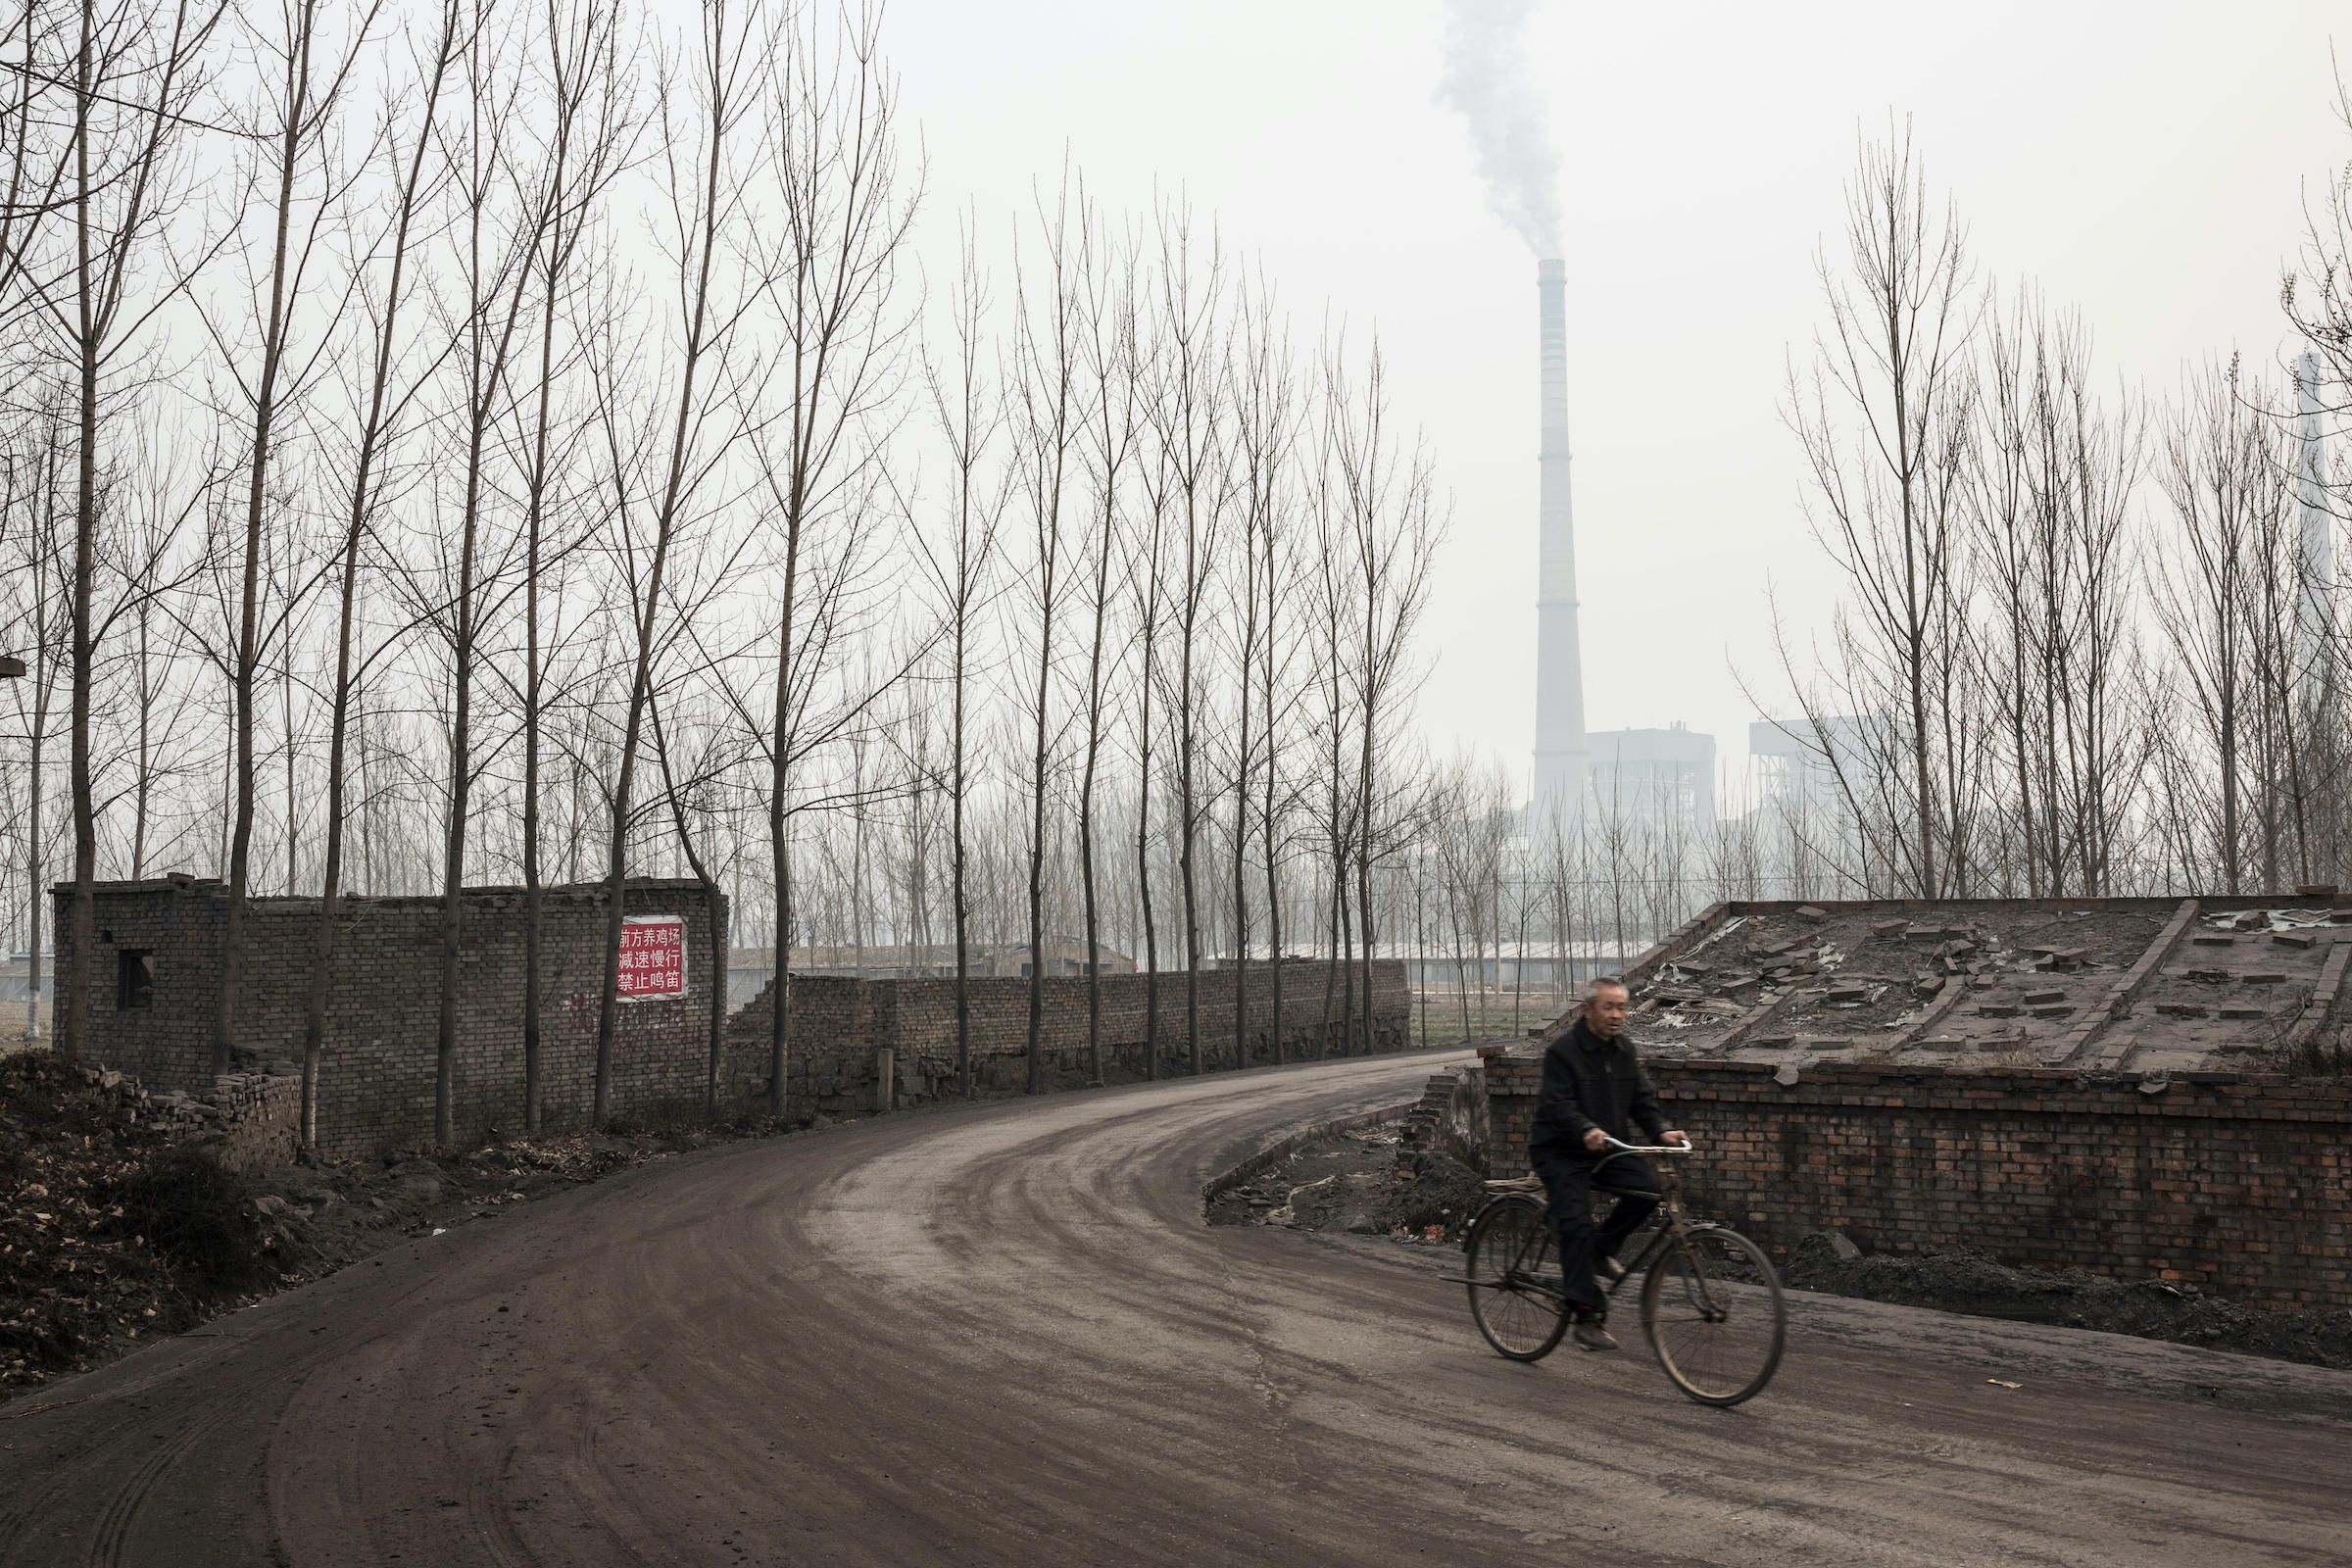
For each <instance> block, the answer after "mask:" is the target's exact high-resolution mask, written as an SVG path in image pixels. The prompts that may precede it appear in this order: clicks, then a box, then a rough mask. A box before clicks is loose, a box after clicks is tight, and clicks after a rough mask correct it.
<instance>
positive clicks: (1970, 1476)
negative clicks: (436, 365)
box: [0, 1056, 2352, 1568]
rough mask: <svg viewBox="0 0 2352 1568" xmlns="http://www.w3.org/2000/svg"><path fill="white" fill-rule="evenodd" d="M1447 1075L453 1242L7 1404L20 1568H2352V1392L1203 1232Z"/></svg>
mask: <svg viewBox="0 0 2352 1568" xmlns="http://www.w3.org/2000/svg"><path fill="white" fill-rule="evenodd" d="M1432 1065H1433V1063H1432V1061H1431V1059H1430V1058H1428V1057H1425V1056H1423V1057H1404V1058H1390V1059H1374V1060H1354V1061H1348V1062H1340V1063H1328V1064H1315V1065H1310V1066H1305V1067H1298V1068H1291V1069H1282V1070H1276V1071H1261V1072H1257V1073H1252V1074H1250V1075H1248V1076H1243V1077H1232V1076H1220V1077H1211V1078H1207V1079H1203V1080H1197V1081H1194V1080H1187V1081H1183V1082H1179V1083H1174V1084H1162V1085H1157V1086H1148V1087H1140V1088H1135V1089H1127V1090H1113V1091H1108V1092H1101V1093H1093V1094H1080V1095H1068V1096H1061V1097H1058V1098H1054V1099H1049V1100H1044V1101H1034V1102H1026V1103H1012V1104H998V1105H989V1106H984V1107H980V1108H977V1109H969V1110H960V1111H956V1112H951V1113H946V1114H937V1115H914V1116H907V1117H899V1118H887V1119H883V1120H878V1121H870V1122H865V1123H861V1124H859V1125H858V1126H855V1127H851V1128H847V1129H843V1130H841V1131H838V1132H833V1133H828V1134H822V1135H816V1136H808V1137H798V1138H792V1139H787V1140H782V1141H778V1142H771V1143H763V1144H755V1145H740V1146H732V1147H728V1148H724V1149H720V1150H714V1151H710V1152H704V1153H701V1154H696V1155H692V1156H687V1157H683V1158H680V1159H677V1160H673V1161H667V1162H663V1163H662V1164H659V1165H657V1166H653V1167H649V1168H645V1169H641V1170H638V1171H635V1172H631V1173H628V1174H625V1175H622V1176H620V1177H616V1178H614V1179H613V1180H611V1181H608V1182H606V1183H603V1184H601V1185H598V1186H595V1187H590V1188H583V1189H579V1190H577V1191H574V1192H571V1193H567V1194H564V1195H563V1196H561V1197H558V1198H555V1199H551V1200H548V1201H543V1202H539V1203H534V1204H531V1205H528V1206H525V1207H520V1208H517V1209H513V1210H508V1211H505V1212H504V1213H502V1214H501V1215H500V1217H498V1218H496V1219H494V1220H486V1221H482V1222H480V1223H478V1224H474V1225H469V1226H466V1227H463V1228H461V1229H459V1230H456V1231H453V1232H452V1233H451V1234H449V1235H447V1236H444V1237H441V1238H438V1239H435V1240H429V1241H418V1242H417V1243H414V1244H411V1245H409V1246H406V1247H404V1248H401V1249H398V1250H394V1251H392V1252H388V1253H385V1254H383V1255H382V1256H381V1258H380V1259H378V1260H377V1261H376V1263H374V1264H373V1265H369V1264H361V1265H359V1266H356V1267H353V1268H350V1269H347V1270H345V1271H344V1272H343V1273H341V1274H338V1275H336V1276H335V1277H333V1278H332V1279H329V1280H326V1281H324V1282H322V1283H320V1284H319V1285H316V1286H313V1287H310V1288H307V1289H304V1290H300V1291H295V1292H290V1293H288V1294H286V1295H284V1296H281V1297H278V1298H276V1299H272V1300H270V1301H269V1302H267V1303H265V1304H263V1305H261V1306H258V1307H254V1308H251V1309H249V1310H247V1311H244V1312H241V1313H238V1314H236V1315H235V1316H233V1317H230V1318H226V1319H223V1320H221V1322H219V1323H216V1324H214V1325H212V1327H211V1328H210V1329H209V1330H207V1331H205V1332H202V1333H199V1334H194V1335H189V1336H186V1337H184V1338H182V1339H179V1340H176V1341H172V1342H169V1343H166V1344H160V1345H158V1346H156V1347H154V1348H151V1349H147V1350H143V1351H141V1352H140V1353H139V1354H137V1355H135V1356H132V1357H130V1358H129V1359H127V1360H124V1361H123V1362H120V1363H118V1364H116V1365H114V1366H112V1367H109V1368H107V1369H105V1370H104V1371H101V1372H98V1373H94V1374H91V1375H90V1376H88V1377H85V1378H82V1379H78V1380H75V1381H73V1382H72V1383H68V1384H64V1385H60V1386H57V1387H55V1388H53V1389H52V1390H50V1391H47V1392H46V1393H45V1394H44V1395H43V1396H42V1399H43V1402H45V1403H48V1404H50V1405H52V1406H54V1408H49V1409H45V1410H34V1409H33V1407H32V1406H30V1405H27V1404H26V1403H25V1402H24V1401H19V1402H18V1404H17V1405H15V1406H11V1407H0V1444H4V1445H5V1446H4V1447H0V1563H8V1564H37V1565H40V1568H57V1565H65V1564H72V1565H76V1568H78V1565H81V1564H85V1563H87V1564H115V1563H129V1564H158V1565H161V1564H172V1565H195V1564H210V1563H221V1564H239V1565H243V1564H269V1563H285V1564H300V1565H310V1564H375V1563H396V1562H397V1563H410V1564H432V1565H443V1564H452V1565H472V1564H517V1563H549V1564H607V1563H629V1564H672V1563H679V1564H706V1563H708V1564H730V1565H731V1564H752V1563H776V1564H783V1563H792V1564H809V1563H858V1564H891V1565H898V1564H929V1563H957V1564H973V1563H1018V1564H1024V1565H1032V1568H1043V1565H1057V1564H1065V1563H1105V1564H1110V1563H1117V1564H1127V1563H1166V1564H1187V1565H1191V1564H1201V1563H1224V1562H1259V1561H1263V1562H1271V1563H1284V1564H1291V1563H1363V1564H1391V1563H1401V1562H1416V1561H1428V1562H1442V1563H1464V1562H1481V1563H1485V1562H1494V1563H1529V1564H1537V1563H1541V1564H1545V1565H1552V1564H1556V1563H1559V1562H1561V1561H1564V1560H1574V1559H1576V1558H1577V1557H1578V1556H1580V1555H1590V1554H1592V1553H1593V1552H1595V1551H1598V1552H1605V1553H1606V1555H1607V1556H1608V1557H1610V1558H1612V1559H1614V1560H1617V1561H1623V1562H1628V1563H1686V1562H1688V1563H1724V1562H1739V1563H1758V1562H1791V1563H1800V1562H1801V1563H1861V1562H1868V1563H1872V1564H1880V1565H1886V1564H1945V1563H2000V1564H2019V1563H2066V1564H2105V1563H2114V1564H2131V1565H2144V1564H2151V1563H2172V1562H2180V1563H2207V1562H2213V1561H2218V1560H2223V1559H2224V1557H2225V1556H2226V1557H2227V1559H2228V1560H2229V1561H2230V1562H2232V1563H2233V1564H2245V1563H2268V1562H2309V1563H2319V1562H2341V1561H2343V1560H2344V1557H2343V1554H2344V1551H2345V1535H2344V1523H2343V1521H2344V1520H2345V1519H2346V1518H2347V1517H2352V1479H2348V1478H2347V1468H2348V1467H2347V1464H2346V1462H2345V1461H2346V1457H2347V1455H2348V1454H2352V1426H2347V1424H2346V1420H2345V1413H2346V1412H2347V1411H2352V1374H2346V1373H2330V1372H2324V1371H2317V1370H2313V1369H2303V1368H2291V1367H2284V1366H2280V1365H2278V1364H2275V1363H2267V1362H2259V1361H2248V1360H2244V1359H2241V1358H2237V1357H2230V1356H2223V1355H2214V1354H2208V1353H2204V1352H2198V1351H2194V1350H2188V1349H2183V1348H2176V1347H2169V1346H2156V1345H2148V1344H2144V1343H2141V1342H2136V1341H2128V1340H2119V1339H2113V1338H2110V1337H2107V1336H2102V1335H2089V1334H2069V1333H2065V1332H2062V1331H2049V1330H2034V1329H2025V1328H2019V1327H2013V1326H2008V1325H2001V1324H1990V1323H1984V1322H1976V1321H1972V1320H1967V1319H1958V1318H1949V1317H1943V1316H1939V1315H1937V1314H1933V1313H1923V1312H1910V1311H1905V1310H1902V1309H1897V1308H1888V1307H1877V1306H1868V1305H1865V1304H1862V1303H1856V1302H1846V1301H1833V1300H1830V1299H1820V1298H1804V1297H1800V1298H1798V1299H1796V1300H1795V1301H1794V1303H1793V1306H1794V1312H1795V1318H1794V1323H1793V1334H1792V1341H1791V1348H1790V1353H1789V1358H1788V1361H1787V1362H1786V1364H1785V1365H1784V1367H1783V1370H1782V1373H1781V1376H1780V1379H1779V1381H1778V1382H1777V1383H1776V1384H1775V1385H1774V1386H1773V1388H1772V1389H1771V1390H1769V1391H1768V1392H1767V1393H1766V1395H1765V1396H1764V1397H1761V1398H1759V1399H1758V1400H1756V1401H1754V1402H1752V1403H1750V1404H1749V1405H1747V1406H1744V1407H1742V1408H1741V1409H1740V1410H1736V1411H1728V1412H1727V1411H1715V1410H1708V1409H1703V1408H1701V1407H1699V1406H1697V1405H1694V1404H1691V1403H1689V1402H1688V1401H1686V1400H1684V1399H1682V1398H1681V1397H1678V1396H1677V1395H1676V1394H1675V1393H1674V1392H1673V1390H1672V1388H1671V1387H1670V1386H1669V1385H1668V1384H1667V1383H1666V1381H1665V1379H1664V1378H1663V1377H1662V1376H1661V1375H1660V1373H1659V1372H1658V1370H1657V1367H1656V1365H1655V1364H1654V1363H1653V1362H1652V1361H1651V1360H1650V1359H1649V1357H1648V1355H1647V1353H1646V1351H1645V1350H1643V1349H1642V1348H1639V1344H1638V1334H1634V1335H1629V1336H1627V1338H1628V1339H1629V1340H1630V1341H1633V1342H1635V1343H1631V1344H1629V1345H1628V1347H1627V1348H1626V1350H1625V1351H1624V1352H1623V1353H1620V1354H1617V1355H1612V1356H1594V1355H1583V1354H1578V1353H1576V1352H1575V1351H1573V1350H1570V1349H1563V1350H1561V1351H1560V1352H1559V1353H1557V1354H1555V1355H1554V1356H1552V1357H1551V1358H1550V1359H1549V1360H1547V1361H1544V1362H1541V1363H1538V1364H1536V1365H1534V1366H1523V1365H1520V1364H1517V1363H1514V1362H1508V1361H1504V1360H1502V1359H1501V1358H1499V1357H1497V1356H1495V1355H1494V1354H1492V1353H1491V1352H1489V1351H1488V1350H1487V1349H1486V1348H1485V1347H1484V1346H1483V1345H1482V1344H1481V1343H1480V1342H1479V1340H1478V1339H1477V1337H1476V1334H1475V1332H1474V1331H1473V1330H1472V1329H1471V1327H1470V1324H1469V1321H1468V1316H1467V1313H1466V1312H1465V1311H1464V1309H1463V1303H1462V1297H1461V1292H1460V1290H1459V1288H1458V1287H1454V1286H1450V1285H1446V1284H1445V1283H1443V1282H1442V1281H1441V1280H1439V1279H1438V1278H1437V1275H1438V1273H1439V1272H1440V1271H1441V1270H1443V1269H1446V1268H1448V1267H1451V1266H1453V1263H1454V1259H1455V1256H1456V1254H1453V1253H1451V1252H1450V1251H1442V1250H1438V1249H1429V1250H1422V1249H1408V1248H1401V1247H1397V1246H1395V1245H1393V1244H1388V1243H1362V1244H1361V1245H1358V1244H1357V1243H1356V1242H1355V1241H1353V1240H1350V1241H1349V1242H1347V1243H1340V1242H1336V1241H1327V1240H1324V1239H1317V1238H1309V1237H1304V1236H1299V1235H1296V1234H1292V1233H1287V1232H1280V1231H1266V1230H1257V1229H1218V1230H1210V1229H1207V1228H1206V1227H1204V1226H1203V1225H1202V1224H1201V1214H1200V1201H1199V1198H1198V1196H1197V1195H1198V1190H1199V1187H1200V1185H1201V1182H1202V1181H1204V1180H1205V1179H1206V1178H1207V1177H1208V1176H1210V1175H1211V1174H1212V1173H1214V1172H1215V1171H1218V1170H1220V1169H1223V1168H1226V1167H1229V1166H1230V1165H1231V1164H1233V1163H1234V1162H1235V1161H1237V1160H1238V1159H1240V1158H1242V1157H1243V1156H1245V1155H1246V1154H1248V1153H1249V1152H1251V1151H1252V1150H1254V1149H1257V1148H1261V1147H1263V1146H1264V1145H1265V1144H1266V1143H1268V1142H1270V1141H1271V1140H1272V1139H1273V1138H1275V1137H1277V1136H1279V1135H1280V1134H1281V1133H1282V1132H1283V1131H1284V1130H1286V1129H1288V1128H1292V1127H1296V1126H1299V1125H1300V1124H1303V1123H1308V1122H1313V1121H1319V1120H1323V1119H1327V1118H1329V1117H1333V1116H1337V1115H1344V1114H1348V1113H1349V1112H1352V1111H1357V1110H1363V1109H1368V1108H1372V1107H1375V1106H1379V1105H1383V1104H1390V1103H1397V1102H1399V1101H1402V1100H1405V1099H1408V1098H1411V1097H1412V1095H1413V1094H1414V1093H1415V1092H1417V1090H1418V1087H1419V1085H1420V1084H1421V1083H1422V1081H1423V1080H1424V1078H1425V1077H1426V1075H1427V1074H1428V1073H1429V1071H1430V1070H1431V1067H1432ZM1992 1375H1999V1376H2002V1377H2004V1378H2006V1379H2008V1380H2009V1381H2013V1382H2020V1383H2023V1384H2024V1385H2025V1387H2023V1388H2021V1389H2017V1390H2008V1389H2003V1388H2000V1387H1998V1386H1994V1385H1989V1384H1987V1383H1986V1381H1985V1380H1986V1378H1987V1377H1988V1376H1992ZM28 1410H30V1411H31V1412H32V1413H29V1414H27V1413H25V1412H26V1411H28Z"/></svg>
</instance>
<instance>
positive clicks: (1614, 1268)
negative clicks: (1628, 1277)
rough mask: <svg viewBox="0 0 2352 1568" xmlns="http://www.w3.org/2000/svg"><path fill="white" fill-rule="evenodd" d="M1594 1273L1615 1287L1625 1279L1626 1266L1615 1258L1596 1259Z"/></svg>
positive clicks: (1594, 1260)
mask: <svg viewBox="0 0 2352 1568" xmlns="http://www.w3.org/2000/svg"><path fill="white" fill-rule="evenodd" d="M1593 1273H1595V1274H1597V1275H1599V1276H1600V1277H1601V1278H1602V1279H1604V1280H1607V1281H1608V1282H1609V1283H1610V1284H1611V1285H1614V1284H1616V1283H1617V1282H1618V1281H1619V1280H1621V1279H1623V1278H1625V1265H1624V1264H1623V1263H1620V1262H1618V1261H1617V1260H1616V1259H1615V1258H1613V1257H1596V1258H1594V1259H1593Z"/></svg>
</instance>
